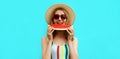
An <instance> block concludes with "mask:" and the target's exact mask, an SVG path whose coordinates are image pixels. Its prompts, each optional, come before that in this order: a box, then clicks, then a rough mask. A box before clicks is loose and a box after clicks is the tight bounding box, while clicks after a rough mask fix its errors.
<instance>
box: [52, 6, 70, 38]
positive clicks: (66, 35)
mask: <svg viewBox="0 0 120 59" xmlns="http://www.w3.org/2000/svg"><path fill="white" fill-rule="evenodd" d="M57 10H61V11H63V12H64V13H65V15H66V16H67V17H68V13H67V11H66V10H65V9H63V8H56V9H55V10H54V12H53V14H52V15H51V17H52V19H51V21H50V24H54V22H53V16H54V14H55V12H56V11H57ZM66 23H67V21H66ZM56 34H57V31H56V30H55V31H54V32H53V38H54V37H55V35H56ZM64 35H65V38H66V39H67V37H68V33H67V31H65V32H64Z"/></svg>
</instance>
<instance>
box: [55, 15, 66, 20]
mask: <svg viewBox="0 0 120 59" xmlns="http://www.w3.org/2000/svg"><path fill="white" fill-rule="evenodd" d="M59 17H61V19H62V20H64V19H67V16H66V15H65V14H62V15H59V14H54V15H53V19H59Z"/></svg>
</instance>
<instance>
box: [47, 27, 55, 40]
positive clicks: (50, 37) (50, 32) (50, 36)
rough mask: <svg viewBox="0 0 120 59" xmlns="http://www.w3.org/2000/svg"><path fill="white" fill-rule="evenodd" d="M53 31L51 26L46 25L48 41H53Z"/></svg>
mask: <svg viewBox="0 0 120 59" xmlns="http://www.w3.org/2000/svg"><path fill="white" fill-rule="evenodd" d="M53 32H54V29H53V28H52V27H50V26H49V27H48V31H47V37H48V39H49V40H50V41H53V35H52V34H53Z"/></svg>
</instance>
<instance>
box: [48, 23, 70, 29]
mask: <svg viewBox="0 0 120 59" xmlns="http://www.w3.org/2000/svg"><path fill="white" fill-rule="evenodd" d="M50 26H51V27H53V28H54V29H55V30H66V29H67V28H68V27H70V25H67V24H51V25H50Z"/></svg>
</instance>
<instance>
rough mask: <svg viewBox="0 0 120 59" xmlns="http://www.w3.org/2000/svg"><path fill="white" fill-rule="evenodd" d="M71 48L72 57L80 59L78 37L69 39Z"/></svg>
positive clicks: (71, 58)
mask: <svg viewBox="0 0 120 59" xmlns="http://www.w3.org/2000/svg"><path fill="white" fill-rule="evenodd" d="M68 44H69V48H70V59H78V41H77V39H76V38H74V40H73V41H72V40H69V43H68Z"/></svg>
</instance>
